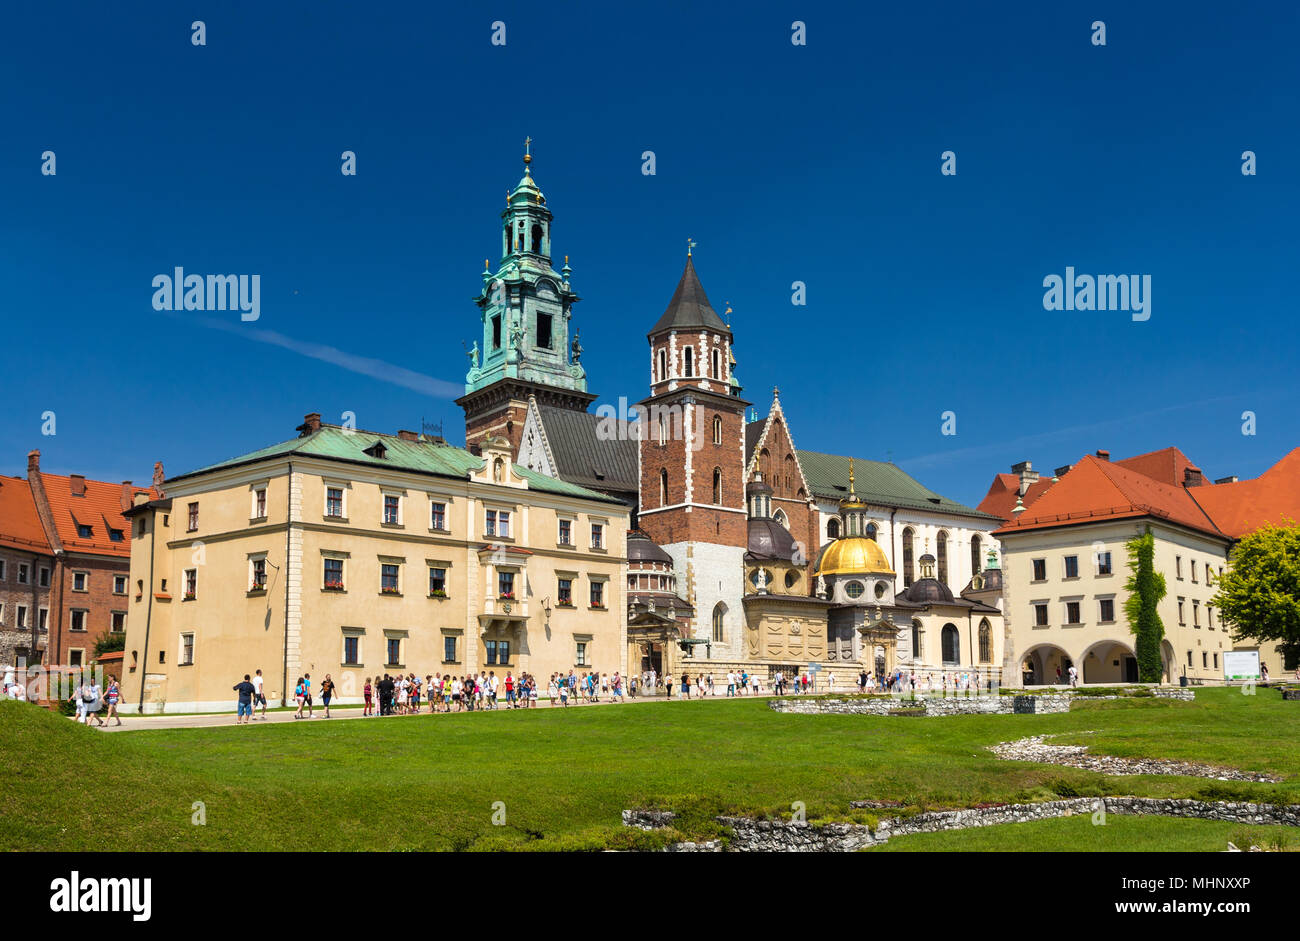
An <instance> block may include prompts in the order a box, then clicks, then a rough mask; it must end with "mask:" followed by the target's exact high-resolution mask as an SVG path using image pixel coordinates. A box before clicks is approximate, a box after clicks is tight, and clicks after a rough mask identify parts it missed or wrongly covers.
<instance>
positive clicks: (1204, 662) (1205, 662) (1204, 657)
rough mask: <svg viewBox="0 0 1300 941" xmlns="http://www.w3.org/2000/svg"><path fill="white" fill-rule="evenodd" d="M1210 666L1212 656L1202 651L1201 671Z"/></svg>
mask: <svg viewBox="0 0 1300 941" xmlns="http://www.w3.org/2000/svg"><path fill="white" fill-rule="evenodd" d="M1209 665H1210V655H1209V654H1208V653H1206V652H1205V651H1204V650H1202V651H1201V669H1205V668H1206V667H1208V666H1209Z"/></svg>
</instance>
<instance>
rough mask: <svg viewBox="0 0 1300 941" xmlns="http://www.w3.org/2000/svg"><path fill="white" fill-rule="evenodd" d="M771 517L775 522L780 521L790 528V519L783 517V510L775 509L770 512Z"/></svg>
mask: <svg viewBox="0 0 1300 941" xmlns="http://www.w3.org/2000/svg"><path fill="white" fill-rule="evenodd" d="M772 519H774V520H776V522H778V523H780V524H781V525H782V526H784V527H785V528H786V529H789V528H790V521H789V520H787V519H786V518H785V513H784V512H783V511H781V510H777V511H776V512H775V513H773V514H772Z"/></svg>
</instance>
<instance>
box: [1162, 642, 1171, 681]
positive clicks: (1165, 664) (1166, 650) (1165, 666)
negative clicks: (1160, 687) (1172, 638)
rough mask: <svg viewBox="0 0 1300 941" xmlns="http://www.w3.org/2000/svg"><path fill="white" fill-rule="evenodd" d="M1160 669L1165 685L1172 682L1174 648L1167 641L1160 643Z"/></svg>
mask: <svg viewBox="0 0 1300 941" xmlns="http://www.w3.org/2000/svg"><path fill="white" fill-rule="evenodd" d="M1160 667H1161V673H1162V674H1163V675H1164V679H1165V682H1166V683H1172V682H1173V681H1174V647H1173V644H1171V643H1169V641H1168V640H1162V641H1160Z"/></svg>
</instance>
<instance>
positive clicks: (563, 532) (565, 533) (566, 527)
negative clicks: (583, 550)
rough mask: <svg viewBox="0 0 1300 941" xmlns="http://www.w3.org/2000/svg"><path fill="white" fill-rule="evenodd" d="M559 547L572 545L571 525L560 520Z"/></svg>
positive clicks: (566, 521)
mask: <svg viewBox="0 0 1300 941" xmlns="http://www.w3.org/2000/svg"><path fill="white" fill-rule="evenodd" d="M560 545H562V546H571V545H573V523H572V522H570V521H569V520H560Z"/></svg>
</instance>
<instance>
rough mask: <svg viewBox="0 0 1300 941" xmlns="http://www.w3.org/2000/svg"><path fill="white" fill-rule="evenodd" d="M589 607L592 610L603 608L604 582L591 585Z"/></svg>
mask: <svg viewBox="0 0 1300 941" xmlns="http://www.w3.org/2000/svg"><path fill="white" fill-rule="evenodd" d="M591 606H592V607H593V608H603V607H605V583H604V582H592V583H591Z"/></svg>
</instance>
